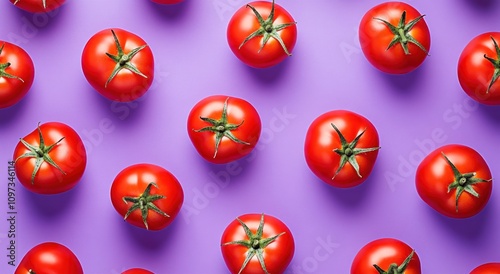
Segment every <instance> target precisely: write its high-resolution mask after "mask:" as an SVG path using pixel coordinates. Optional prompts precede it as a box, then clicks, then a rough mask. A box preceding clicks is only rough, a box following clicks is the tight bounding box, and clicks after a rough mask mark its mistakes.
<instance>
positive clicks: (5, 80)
mask: <svg viewBox="0 0 500 274" xmlns="http://www.w3.org/2000/svg"><path fill="white" fill-rule="evenodd" d="M33 79H35V67H34V65H33V61H32V60H31V57H30V56H29V55H28V53H27V52H26V51H24V50H23V49H22V48H20V47H18V46H16V45H14V44H11V43H9V42H4V41H0V108H7V107H10V106H12V105H14V104H16V103H17V102H19V101H21V99H22V98H23V97H24V96H25V95H26V93H28V90H29V89H30V88H31V85H32V84H33Z"/></svg>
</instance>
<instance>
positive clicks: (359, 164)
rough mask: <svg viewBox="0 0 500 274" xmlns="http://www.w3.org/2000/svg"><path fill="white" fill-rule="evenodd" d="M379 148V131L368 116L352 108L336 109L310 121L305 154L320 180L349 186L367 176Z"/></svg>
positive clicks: (362, 180) (330, 183) (334, 184)
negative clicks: (352, 110)
mask: <svg viewBox="0 0 500 274" xmlns="http://www.w3.org/2000/svg"><path fill="white" fill-rule="evenodd" d="M379 148H380V147H379V136H378V132H377V130H376V128H375V126H374V125H373V124H372V123H371V122H370V121H369V120H368V119H366V118H365V117H363V116H361V115H359V114H357V113H354V112H351V111H347V110H334V111H329V112H327V113H324V114H322V115H320V116H319V117H318V118H316V119H315V120H314V121H313V122H312V123H311V125H310V126H309V129H308V131H307V134H306V140H305V143H304V155H305V158H306V162H307V165H308V166H309V168H310V169H311V171H312V172H313V173H314V174H315V175H316V176H318V177H319V178H320V179H321V180H323V181H324V182H325V183H327V184H329V185H332V186H335V187H341V188H347V187H353V186H357V185H359V184H361V183H363V182H364V181H365V180H366V179H367V178H368V176H369V175H370V173H371V171H372V169H373V166H374V165H375V161H376V159H377V155H378V150H379Z"/></svg>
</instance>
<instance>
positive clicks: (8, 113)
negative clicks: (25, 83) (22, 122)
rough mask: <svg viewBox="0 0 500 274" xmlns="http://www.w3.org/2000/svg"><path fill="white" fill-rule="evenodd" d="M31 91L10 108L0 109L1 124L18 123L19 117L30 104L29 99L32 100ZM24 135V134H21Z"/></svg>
mask: <svg viewBox="0 0 500 274" xmlns="http://www.w3.org/2000/svg"><path fill="white" fill-rule="evenodd" d="M30 92H31V91H29V92H28V94H26V96H24V98H23V99H21V101H19V102H17V104H15V105H13V106H10V107H8V108H2V109H0V126H7V125H9V124H12V123H18V121H17V117H19V116H21V115H22V113H23V112H26V111H27V109H28V107H27V106H28V105H29V102H28V101H29V100H31V96H30ZM19 137H22V136H19Z"/></svg>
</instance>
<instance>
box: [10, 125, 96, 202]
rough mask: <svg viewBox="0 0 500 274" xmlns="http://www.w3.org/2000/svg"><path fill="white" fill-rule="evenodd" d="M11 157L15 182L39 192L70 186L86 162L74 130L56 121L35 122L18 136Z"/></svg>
mask: <svg viewBox="0 0 500 274" xmlns="http://www.w3.org/2000/svg"><path fill="white" fill-rule="evenodd" d="M13 157H14V158H13V159H16V160H15V170H16V175H17V178H18V180H19V182H21V184H22V185H23V186H24V187H26V188H27V189H28V190H30V191H32V192H35V193H39V194H57V193H62V192H65V191H68V190H70V189H72V188H73V187H75V186H76V184H77V183H78V182H79V181H80V179H81V178H82V176H83V173H84V171H85V167H86V165H87V153H86V151H85V146H84V144H83V141H82V139H81V138H80V136H79V135H78V133H76V131H75V130H74V129H72V128H71V127H69V126H68V125H66V124H63V123H58V122H49V123H45V124H42V125H39V126H38V128H37V129H35V130H33V131H32V132H31V133H30V134H28V135H26V136H25V137H24V138H21V140H20V141H19V143H18V144H17V146H16V148H15V149H14V156H13Z"/></svg>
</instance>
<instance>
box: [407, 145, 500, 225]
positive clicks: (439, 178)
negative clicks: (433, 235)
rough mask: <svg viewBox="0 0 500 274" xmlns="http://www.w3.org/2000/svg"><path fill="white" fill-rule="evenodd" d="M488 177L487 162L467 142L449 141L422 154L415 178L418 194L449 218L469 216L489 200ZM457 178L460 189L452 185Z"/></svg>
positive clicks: (489, 176) (489, 184)
mask: <svg viewBox="0 0 500 274" xmlns="http://www.w3.org/2000/svg"><path fill="white" fill-rule="evenodd" d="M445 156H446V157H445ZM446 158H448V159H449V162H448V161H447V160H446ZM450 163H451V164H453V166H455V167H456V169H457V171H458V172H460V173H461V175H460V176H456V175H455V172H454V170H453V167H452V165H451V164H450ZM457 177H459V178H457ZM467 178H468V179H467ZM491 179H492V177H491V172H490V169H489V167H488V164H487V163H486V161H485V160H484V158H483V157H482V156H481V155H480V154H479V153H478V152H477V151H475V150H474V149H472V148H470V147H468V146H464V145H460V144H450V145H445V146H442V147H440V148H438V149H436V150H434V151H433V152H431V153H430V154H429V155H427V157H425V158H424V160H423V161H422V162H421V163H420V165H419V166H418V168H417V171H416V178H415V182H416V187H417V191H418V194H419V195H420V198H422V200H423V201H424V202H426V203H427V204H428V205H429V206H430V207H432V208H433V209H435V210H436V211H437V212H439V213H441V214H443V215H445V216H448V217H452V218H468V217H472V216H474V215H476V214H478V213H479V212H480V211H481V210H483V208H484V207H485V206H486V204H487V203H488V200H489V199H490V196H491V191H492V181H491ZM457 181H458V182H460V181H462V182H463V186H464V187H463V188H464V190H462V191H463V192H462V191H460V186H458V187H451V186H452V185H453V183H454V182H457ZM469 188H470V189H471V190H468V189H469ZM473 193H476V194H477V197H475V196H474V194H473ZM457 197H458V200H457Z"/></svg>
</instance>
